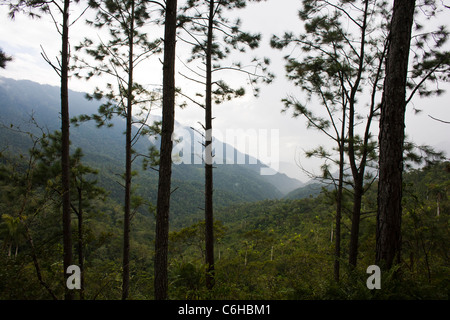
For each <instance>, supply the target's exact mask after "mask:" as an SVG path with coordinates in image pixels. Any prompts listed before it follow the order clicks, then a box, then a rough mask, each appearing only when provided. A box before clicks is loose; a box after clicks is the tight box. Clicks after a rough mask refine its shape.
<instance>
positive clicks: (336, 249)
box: [334, 107, 347, 282]
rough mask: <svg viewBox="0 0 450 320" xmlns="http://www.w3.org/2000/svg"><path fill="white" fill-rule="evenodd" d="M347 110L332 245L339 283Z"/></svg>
mask: <svg viewBox="0 0 450 320" xmlns="http://www.w3.org/2000/svg"><path fill="white" fill-rule="evenodd" d="M346 110H347V108H345V107H344V108H342V127H341V137H340V140H339V181H338V190H337V196H336V235H335V245H334V280H335V281H336V282H339V277H340V276H339V273H340V260H341V219H342V202H343V199H342V198H343V192H344V160H345V159H344V157H345V148H344V147H345V130H346V127H345V123H346V122H345V119H346Z"/></svg>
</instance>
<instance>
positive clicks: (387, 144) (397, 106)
mask: <svg viewBox="0 0 450 320" xmlns="http://www.w3.org/2000/svg"><path fill="white" fill-rule="evenodd" d="M414 8H415V0H395V1H394V10H393V15H392V21H391V27H390V35H389V37H390V45H389V52H388V55H387V61H386V77H385V82H384V91H383V99H382V104H381V119H380V134H379V148H380V158H379V183H378V212H377V232H376V263H377V264H378V265H379V266H380V267H382V268H386V269H390V268H391V267H392V265H393V264H394V263H396V262H397V263H398V262H399V261H400V251H401V216H402V206H401V201H402V171H403V142H404V129H405V109H406V102H405V99H406V79H407V72H408V59H409V50H410V43H411V30H412V24H413V20H414Z"/></svg>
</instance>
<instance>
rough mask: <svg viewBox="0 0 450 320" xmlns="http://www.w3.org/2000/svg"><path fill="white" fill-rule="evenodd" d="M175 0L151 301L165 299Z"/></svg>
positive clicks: (169, 14)
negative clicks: (153, 294)
mask: <svg viewBox="0 0 450 320" xmlns="http://www.w3.org/2000/svg"><path fill="white" fill-rule="evenodd" d="M176 24H177V0H167V1H166V17H165V30H164V32H165V35H164V65H163V107H162V108H163V110H162V127H161V150H160V165H159V183H158V199H157V205H156V239H155V288H154V290H155V299H156V300H165V299H167V298H168V277H167V253H168V241H169V210H170V184H171V176H172V146H173V143H172V134H173V130H174V120H175V47H176Z"/></svg>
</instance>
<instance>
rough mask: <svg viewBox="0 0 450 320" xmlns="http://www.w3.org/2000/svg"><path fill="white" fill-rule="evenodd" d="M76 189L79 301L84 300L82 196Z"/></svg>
mask: <svg viewBox="0 0 450 320" xmlns="http://www.w3.org/2000/svg"><path fill="white" fill-rule="evenodd" d="M82 191H83V190H82V188H78V266H79V267H80V272H81V274H80V285H81V289H80V300H84V254H83V246H84V245H83V194H82Z"/></svg>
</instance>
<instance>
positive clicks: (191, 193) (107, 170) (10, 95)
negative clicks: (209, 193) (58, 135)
mask: <svg viewBox="0 0 450 320" xmlns="http://www.w3.org/2000/svg"><path fill="white" fill-rule="evenodd" d="M59 93H60V92H59V88H58V87H55V86H50V85H42V84H38V83H36V82H33V81H29V80H13V79H8V78H3V77H0V114H1V119H2V120H1V122H2V124H3V128H2V129H1V135H2V137H3V138H4V139H2V145H3V146H2V149H3V148H5V147H7V146H17V148H19V149H21V150H22V152H25V150H24V148H25V145H26V142H25V141H18V140H19V139H18V138H17V137H16V136H10V137H9V138H8V134H7V132H6V131H7V129H6V127H8V126H9V125H10V124H14V126H15V127H21V128H22V130H24V131H27V130H29V131H33V132H34V133H35V134H39V133H40V132H39V131H40V130H47V131H48V132H53V131H55V130H59V126H60V121H59V103H60V100H59V99H60V96H59ZM69 101H70V108H71V109H70V110H71V117H73V116H77V115H80V114H92V113H95V112H96V111H97V108H98V104H99V103H98V102H96V101H88V100H87V99H85V93H82V92H75V91H70V92H69ZM30 119H32V121H31V120H30ZM31 122H35V123H38V124H39V126H41V127H42V128H41V129H38V128H37V127H36V126H35V125H34V124H32V123H31ZM177 126H178V127H182V128H184V129H185V130H191V132H193V131H192V129H190V128H187V127H183V126H182V125H181V124H179V123H177ZM124 128H125V125H124V119H121V118H115V119H113V126H112V127H111V128H100V129H99V128H97V127H96V126H95V124H94V123H93V122H86V123H82V124H81V125H80V126H78V127H77V126H71V141H72V148H76V147H81V148H82V150H83V153H84V155H85V157H84V161H85V162H86V163H87V164H88V165H90V166H93V167H94V168H96V169H99V170H100V171H101V172H103V179H102V180H101V184H102V186H103V187H108V191H110V192H111V194H112V196H113V197H114V198H115V199H116V200H117V201H119V202H120V201H121V198H122V192H121V187H120V185H119V184H118V183H117V176H118V175H120V174H121V173H122V171H123V158H124V156H123V155H124V140H125V139H124V137H123V130H124ZM151 145H152V142H151V141H150V140H148V139H140V140H139V141H138V143H136V145H135V146H134V148H135V149H136V150H137V151H138V152H141V153H145V152H146V151H147V150H148V148H149V147H150V146H151ZM224 145H225V146H226V147H231V146H228V145H226V144H224ZM231 148H232V147H231ZM232 150H233V152H234V155H235V157H237V156H238V155H239V156H242V153H240V152H239V151H238V150H236V149H235V148H232ZM245 157H246V159H250V158H249V156H247V155H245ZM256 162H257V163H256V164H254V165H253V164H248V162H246V164H231V165H230V164H217V165H215V171H214V172H215V174H214V188H215V189H214V191H215V193H214V196H215V205H216V206H217V207H221V206H226V205H229V204H234V203H237V202H252V201H260V200H265V199H280V198H282V197H283V196H285V195H286V194H287V193H288V192H290V191H293V190H294V189H296V188H298V187H299V186H301V185H302V184H303V183H302V182H301V181H298V180H296V179H293V178H290V177H288V176H287V175H285V174H281V173H276V174H274V175H271V176H264V175H260V170H261V168H263V167H266V166H265V165H264V164H263V163H261V162H260V161H259V160H257V161H256ZM134 167H135V168H136V170H137V171H138V172H139V174H138V176H137V177H136V178H135V179H134V181H135V182H136V185H138V186H139V193H141V194H142V195H144V196H146V197H147V198H148V199H149V200H150V201H152V202H154V203H156V192H157V179H158V178H157V172H156V171H154V170H147V171H143V170H142V169H141V168H138V167H139V166H138V164H136V165H135V166H134ZM203 175H204V170H203V165H202V164H174V165H173V176H172V178H173V182H172V185H173V188H174V189H177V190H176V191H175V192H174V193H173V197H172V199H173V204H172V208H173V211H174V212H175V213H176V214H175V215H177V214H183V215H192V216H199V214H198V213H199V211H201V207H202V206H203V189H204V187H203V184H204V179H203V177H204V176H203Z"/></svg>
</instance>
